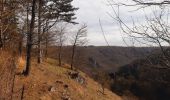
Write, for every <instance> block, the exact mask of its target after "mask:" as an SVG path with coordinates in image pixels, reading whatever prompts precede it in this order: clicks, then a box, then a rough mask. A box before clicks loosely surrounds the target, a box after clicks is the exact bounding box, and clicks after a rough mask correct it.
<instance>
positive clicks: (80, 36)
mask: <svg viewBox="0 0 170 100" xmlns="http://www.w3.org/2000/svg"><path fill="white" fill-rule="evenodd" d="M86 28H87V26H86V25H85V24H84V25H82V26H81V27H80V28H79V29H78V31H77V32H76V34H75V35H74V36H73V38H72V40H71V42H72V54H71V69H72V70H73V65H74V57H75V53H76V47H77V46H83V45H84V44H85V43H87V39H86V36H87V29H86Z"/></svg>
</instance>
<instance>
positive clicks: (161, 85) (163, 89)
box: [112, 49, 170, 100]
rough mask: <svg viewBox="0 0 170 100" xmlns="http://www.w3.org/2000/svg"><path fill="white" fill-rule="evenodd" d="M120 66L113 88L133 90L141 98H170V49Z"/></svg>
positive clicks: (168, 99) (166, 99)
mask: <svg viewBox="0 0 170 100" xmlns="http://www.w3.org/2000/svg"><path fill="white" fill-rule="evenodd" d="M165 54H166V59H165V56H164V55H163V54H162V53H161V52H159V53H155V54H152V55H149V56H147V58H144V59H140V60H135V61H133V62H132V63H130V64H127V65H124V66H122V67H120V69H119V71H118V72H117V74H116V81H115V83H114V84H112V90H113V91H116V92H117V93H120V94H125V93H126V91H130V92H132V93H133V94H134V95H136V96H138V97H140V98H141V100H170V78H169V77H170V66H169V63H170V58H169V57H170V49H167V50H166V51H165ZM167 64H168V66H167Z"/></svg>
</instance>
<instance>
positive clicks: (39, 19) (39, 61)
mask: <svg viewBox="0 0 170 100" xmlns="http://www.w3.org/2000/svg"><path fill="white" fill-rule="evenodd" d="M38 3H39V4H38V59H37V62H38V64H40V63H41V6H42V4H41V0H39V2H38Z"/></svg>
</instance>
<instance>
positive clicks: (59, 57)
mask: <svg viewBox="0 0 170 100" xmlns="http://www.w3.org/2000/svg"><path fill="white" fill-rule="evenodd" d="M61 51H62V45H60V47H59V54H58V61H59V66H60V67H61Z"/></svg>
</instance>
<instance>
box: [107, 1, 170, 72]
mask: <svg viewBox="0 0 170 100" xmlns="http://www.w3.org/2000/svg"><path fill="white" fill-rule="evenodd" d="M169 4H170V2H169V1H166V0H164V1H158V2H156V1H150V0H132V2H131V3H128V4H127V3H122V2H119V3H116V4H115V3H113V0H110V1H109V5H110V6H111V7H112V10H113V11H114V15H115V17H116V18H115V17H114V16H112V15H110V16H111V17H113V18H114V19H116V20H117V21H118V22H119V25H120V28H121V30H122V31H123V32H124V33H126V34H127V35H128V36H129V37H131V38H133V39H134V40H136V41H137V42H140V43H142V44H146V45H147V44H151V45H157V46H159V47H160V49H161V52H162V55H163V59H162V60H163V62H164V64H165V67H163V68H166V69H169V68H170V62H169V61H168V59H169V57H168V56H167V55H166V53H165V49H164V47H163V45H164V44H167V45H169V44H170V28H169V26H170V25H169V14H168V13H169V10H168V8H167V5H169ZM115 6H116V7H117V8H118V10H117V11H116V10H115ZM121 6H125V7H128V6H132V7H135V10H134V11H138V10H141V9H146V8H147V7H152V6H154V7H157V9H156V10H152V11H151V14H149V15H148V14H145V12H143V13H144V14H145V15H144V16H143V18H144V19H145V21H144V22H143V23H138V22H137V21H135V18H132V25H128V24H127V23H125V22H124V21H123V19H122V18H121V15H120V10H119V9H120V7H121ZM161 68H162V67H161Z"/></svg>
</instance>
